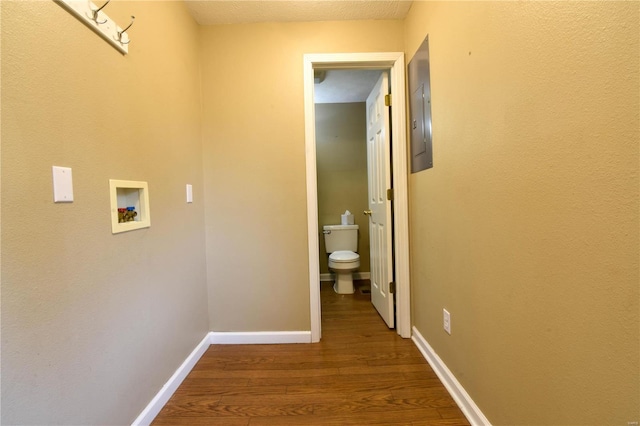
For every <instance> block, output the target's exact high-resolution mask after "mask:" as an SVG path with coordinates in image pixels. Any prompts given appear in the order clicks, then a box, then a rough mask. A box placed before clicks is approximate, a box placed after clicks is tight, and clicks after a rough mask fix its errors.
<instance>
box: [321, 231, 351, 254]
mask: <svg viewBox="0 0 640 426" xmlns="http://www.w3.org/2000/svg"><path fill="white" fill-rule="evenodd" d="M322 230H323V234H324V245H325V247H326V250H327V253H333V252H334V251H338V250H349V251H353V252H357V251H358V225H324V226H323V227H322Z"/></svg>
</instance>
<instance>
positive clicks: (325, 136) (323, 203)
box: [315, 102, 371, 274]
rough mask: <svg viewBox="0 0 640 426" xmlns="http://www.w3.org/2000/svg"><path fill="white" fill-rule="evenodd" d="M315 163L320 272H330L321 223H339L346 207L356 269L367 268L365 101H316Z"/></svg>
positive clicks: (363, 270)
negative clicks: (352, 226)
mask: <svg viewBox="0 0 640 426" xmlns="http://www.w3.org/2000/svg"><path fill="white" fill-rule="evenodd" d="M315 108H316V163H317V175H318V229H319V231H320V273H322V274H326V273H329V267H328V266H327V263H328V261H327V253H326V249H325V245H324V238H323V235H322V227H323V226H324V225H335V224H340V223H341V222H340V221H341V217H340V215H341V214H343V213H344V211H345V210H347V209H348V210H349V211H351V213H353V215H354V220H355V223H356V225H358V226H359V229H358V253H359V254H360V269H359V272H370V271H371V270H370V266H369V265H370V263H369V217H368V216H365V215H364V214H363V213H362V212H363V211H364V210H368V197H367V192H368V187H367V182H368V179H367V111H366V103H365V102H359V103H341V104H316V106H315Z"/></svg>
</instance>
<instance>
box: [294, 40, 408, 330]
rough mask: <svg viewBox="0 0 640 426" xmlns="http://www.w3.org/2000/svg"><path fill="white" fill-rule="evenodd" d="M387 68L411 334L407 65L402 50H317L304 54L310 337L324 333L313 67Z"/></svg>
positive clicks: (400, 318) (400, 269) (400, 325)
mask: <svg viewBox="0 0 640 426" xmlns="http://www.w3.org/2000/svg"><path fill="white" fill-rule="evenodd" d="M336 68H345V69H353V68H388V69H390V70H391V73H390V82H391V95H392V97H393V108H391V144H392V160H391V162H392V164H393V193H394V194H393V195H394V222H393V224H394V237H393V239H394V250H395V281H396V331H397V333H398V334H399V335H400V336H402V337H404V338H410V337H411V310H410V308H411V299H410V283H409V205H408V188H407V136H406V135H407V131H406V127H407V123H406V101H405V64H404V53H402V52H373V53H314V54H306V55H304V122H305V150H306V160H307V229H308V240H309V302H310V314H311V341H312V342H319V341H320V337H321V328H320V321H321V311H320V253H319V250H320V249H319V247H320V246H319V238H320V235H319V232H318V184H317V174H316V129H315V104H314V76H313V70H314V69H336Z"/></svg>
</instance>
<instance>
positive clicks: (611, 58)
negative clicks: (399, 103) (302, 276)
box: [405, 2, 640, 425]
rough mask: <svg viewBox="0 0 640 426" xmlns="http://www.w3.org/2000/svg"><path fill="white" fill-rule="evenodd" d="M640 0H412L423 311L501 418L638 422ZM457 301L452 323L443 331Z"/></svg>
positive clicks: (428, 328)
mask: <svg viewBox="0 0 640 426" xmlns="http://www.w3.org/2000/svg"><path fill="white" fill-rule="evenodd" d="M639 15H640V3H638V2H515V3H514V2H460V3H459V2H414V4H413V6H412V9H411V11H410V12H409V16H408V17H407V19H406V27H405V40H406V52H407V60H408V61H409V60H410V59H411V58H412V56H413V55H414V53H415V51H416V50H417V48H418V46H419V45H420V44H421V43H422V41H423V39H424V37H425V36H426V35H427V34H428V35H429V46H430V63H431V88H432V102H431V105H432V112H433V152H434V158H433V160H434V167H433V169H430V170H427V171H423V172H420V173H417V174H413V175H411V176H410V205H411V210H410V220H411V265H412V266H411V279H412V289H411V290H412V314H413V323H414V325H415V326H416V327H417V329H418V330H419V331H420V333H421V334H422V335H423V336H424V337H425V338H426V339H427V340H428V342H429V343H430V345H431V346H432V347H433V348H434V349H435V351H436V352H437V353H438V355H439V356H440V357H441V358H442V359H443V361H444V362H445V363H446V364H447V366H448V367H449V368H450V369H451V371H452V372H453V373H454V374H455V376H456V377H457V378H458V380H459V381H460V382H461V384H462V385H463V386H464V388H465V389H466V390H467V391H468V392H469V394H470V395H471V397H472V398H473V399H474V401H475V402H476V403H477V404H478V405H479V407H480V409H481V410H482V411H483V412H484V414H485V415H486V416H487V417H488V418H489V420H490V421H491V422H492V423H493V424H495V425H505V424H520V425H525V424H526V425H557V424H582V425H587V424H594V425H595V424H598V425H601V424H620V425H626V424H627V422H634V421H635V422H637V421H639V419H640V388H639V386H640V383H639V380H638V377H640V368H639V364H640V351H639V345H640V339H639V337H640V336H639V330H640V323H639V300H640V295H639V288H638V287H639V282H640V279H639V272H638V271H639V267H638V260H639V258H640V255H639V250H638V246H639V235H640V232H639V226H638V209H639V204H638V186H639V185H638V158H639V146H638V141H639V140H640V134H639V129H640V120H639V117H638V114H639V111H640V105H639V102H638V101H639V93H638V88H639V87H640V78H639V70H640V61H639V53H640V46H639V40H640V37H639V35H640V34H639V32H640V30H639V20H640V17H639ZM443 308H446V309H447V310H449V311H450V313H451V324H452V334H451V335H448V334H446V333H445V332H444V330H443V327H442V309H443Z"/></svg>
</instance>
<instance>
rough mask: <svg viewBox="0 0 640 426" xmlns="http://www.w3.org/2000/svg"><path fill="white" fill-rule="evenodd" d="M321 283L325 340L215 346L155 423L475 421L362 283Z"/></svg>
mask: <svg viewBox="0 0 640 426" xmlns="http://www.w3.org/2000/svg"><path fill="white" fill-rule="evenodd" d="M355 284H356V286H357V287H358V290H357V291H356V293H355V294H354V295H338V294H335V293H334V292H333V289H332V287H331V283H322V288H321V301H322V341H321V342H320V343H315V344H295V345H215V346H211V347H210V348H209V349H208V350H207V352H206V353H205V354H204V355H203V356H202V358H201V359H200V361H199V362H198V363H197V365H196V366H195V367H194V369H193V370H192V371H191V373H190V374H189V376H188V377H187V378H186V379H185V380H184V382H183V383H182V385H181V386H180V387H179V389H178V390H177V391H176V393H175V394H174V395H173V397H172V398H171V399H170V400H169V402H167V404H166V405H165V407H164V408H163V409H162V411H161V412H160V414H159V415H158V416H157V417H156V419H155V421H154V422H153V424H154V425H184V424H189V425H251V426H253V425H415V426H418V425H449V426H458V425H460V426H461V425H469V422H468V421H467V420H466V419H465V418H464V416H463V415H462V412H461V411H460V409H459V408H458V407H457V406H456V404H455V402H454V401H453V399H452V398H451V396H450V395H449V394H448V392H447V391H446V389H445V388H444V386H443V385H442V384H441V383H440V381H439V380H438V378H437V376H436V375H435V373H434V372H433V371H432V370H431V368H430V367H429V365H428V364H427V362H426V361H425V360H424V358H423V357H422V355H421V354H420V352H419V351H418V349H417V348H416V347H415V345H414V344H413V342H412V341H411V340H409V339H402V338H400V337H399V336H398V335H397V334H396V333H395V330H389V329H388V328H387V326H386V325H385V323H384V321H383V320H382V319H381V318H380V316H379V315H378V313H377V312H376V311H375V309H374V308H373V305H371V298H370V295H369V294H363V292H361V291H360V290H361V289H364V288H366V287H367V286H368V285H369V282H368V281H356V283H355Z"/></svg>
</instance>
